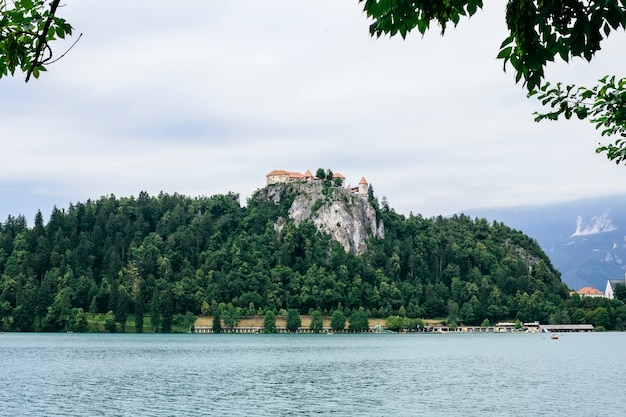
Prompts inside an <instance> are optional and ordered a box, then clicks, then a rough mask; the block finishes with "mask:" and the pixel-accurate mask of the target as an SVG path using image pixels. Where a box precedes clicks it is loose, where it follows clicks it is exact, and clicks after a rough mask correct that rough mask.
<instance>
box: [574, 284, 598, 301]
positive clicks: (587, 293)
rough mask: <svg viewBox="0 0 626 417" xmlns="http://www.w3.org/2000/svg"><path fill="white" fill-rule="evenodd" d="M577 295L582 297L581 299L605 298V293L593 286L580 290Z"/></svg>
mask: <svg viewBox="0 0 626 417" xmlns="http://www.w3.org/2000/svg"><path fill="white" fill-rule="evenodd" d="M576 294H578V295H580V296H581V297H592V298H595V297H604V293H603V292H602V291H600V290H598V289H596V288H594V287H593V285H591V286H589V287H583V288H581V289H579V290H578V291H576Z"/></svg>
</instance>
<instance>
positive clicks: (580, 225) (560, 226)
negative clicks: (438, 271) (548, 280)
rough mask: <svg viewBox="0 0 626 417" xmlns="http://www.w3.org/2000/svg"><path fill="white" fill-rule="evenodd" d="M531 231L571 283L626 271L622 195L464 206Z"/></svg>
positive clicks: (601, 280) (601, 282) (598, 281)
mask: <svg viewBox="0 0 626 417" xmlns="http://www.w3.org/2000/svg"><path fill="white" fill-rule="evenodd" d="M463 213H465V214H467V215H469V216H472V217H479V218H480V217H484V218H486V219H488V220H489V221H493V220H495V221H498V222H502V223H504V224H506V225H507V226H509V227H512V228H515V229H517V230H521V231H522V232H524V233H525V234H527V235H528V236H530V237H533V238H535V239H536V240H537V242H538V243H539V244H540V245H541V247H542V248H543V250H544V251H545V252H546V254H547V255H548V256H549V257H550V259H551V260H552V263H553V265H554V266H555V267H556V268H557V269H558V270H559V271H561V278H562V280H563V281H564V282H565V283H567V285H568V286H569V287H570V288H572V289H579V288H581V287H584V286H588V285H593V286H594V287H596V288H598V289H599V290H601V291H604V288H605V286H606V281H607V280H608V279H618V278H624V274H625V272H626V195H615V196H610V197H600V198H593V199H584V200H575V201H570V202H567V203H560V204H554V205H549V206H529V207H516V208H503V209H476V210H465V211H463Z"/></svg>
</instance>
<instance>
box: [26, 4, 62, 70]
mask: <svg viewBox="0 0 626 417" xmlns="http://www.w3.org/2000/svg"><path fill="white" fill-rule="evenodd" d="M60 2H61V0H52V2H51V3H50V15H49V16H48V19H47V20H46V23H45V24H44V27H43V29H42V31H41V33H40V34H39V36H38V40H37V48H36V49H35V58H34V59H33V62H32V64H31V66H30V68H29V69H28V73H27V74H26V82H28V80H30V76H31V75H32V74H33V71H34V70H35V68H36V67H37V65H38V64H40V63H41V62H39V55H41V53H42V50H43V48H44V47H45V46H46V45H48V41H47V40H46V38H47V37H48V31H49V30H50V25H52V19H53V18H54V14H55V13H56V11H57V8H58V7H59V3H60Z"/></svg>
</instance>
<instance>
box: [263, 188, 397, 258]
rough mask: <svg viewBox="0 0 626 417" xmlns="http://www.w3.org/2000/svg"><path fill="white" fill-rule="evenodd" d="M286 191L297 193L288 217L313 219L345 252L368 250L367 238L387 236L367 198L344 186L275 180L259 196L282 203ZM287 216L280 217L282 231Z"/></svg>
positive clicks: (296, 219) (299, 219) (297, 222)
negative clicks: (276, 181)
mask: <svg viewBox="0 0 626 417" xmlns="http://www.w3.org/2000/svg"><path fill="white" fill-rule="evenodd" d="M287 195H292V196H294V199H293V203H292V204H291V207H290V208H289V213H288V217H289V219H291V220H293V221H294V222H295V224H296V225H298V224H299V223H300V222H303V221H307V220H308V221H311V222H312V223H313V224H314V225H315V226H316V227H317V229H318V230H319V231H321V232H324V233H328V234H329V235H330V236H331V237H332V238H333V239H334V240H336V241H337V242H339V243H340V244H341V245H342V246H343V247H344V248H345V250H346V252H349V253H353V254H360V253H363V252H364V251H366V250H367V242H366V240H367V238H368V237H369V236H372V237H375V238H384V237H385V229H384V225H383V223H382V221H380V220H378V219H377V218H376V210H375V209H374V207H373V206H372V205H371V204H370V203H369V202H368V201H367V199H366V198H363V197H361V196H358V195H354V194H352V193H350V191H348V190H346V189H344V188H342V187H325V186H324V185H323V183H322V182H321V181H315V182H313V183H304V182H303V183H289V184H272V185H269V186H267V187H266V188H265V189H263V190H261V192H260V197H261V198H267V199H270V200H273V201H274V202H275V203H280V202H281V200H282V199H283V198H286V196H287ZM285 220H286V219H279V221H278V222H277V223H276V229H277V231H279V232H280V230H281V229H282V226H283V225H284V222H285Z"/></svg>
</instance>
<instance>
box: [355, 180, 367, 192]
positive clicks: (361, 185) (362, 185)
mask: <svg viewBox="0 0 626 417" xmlns="http://www.w3.org/2000/svg"><path fill="white" fill-rule="evenodd" d="M367 186H368V184H367V181H366V180H365V177H362V178H361V181H359V191H358V192H357V193H358V194H359V195H362V196H367Z"/></svg>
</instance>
